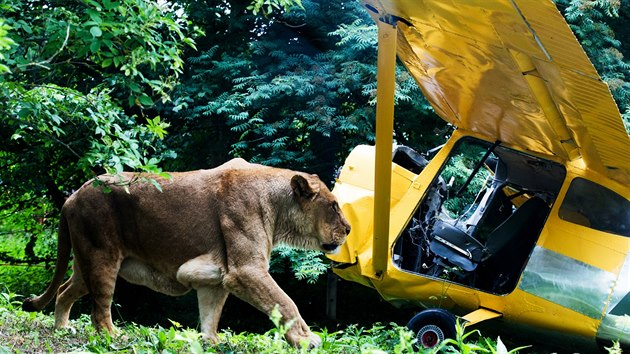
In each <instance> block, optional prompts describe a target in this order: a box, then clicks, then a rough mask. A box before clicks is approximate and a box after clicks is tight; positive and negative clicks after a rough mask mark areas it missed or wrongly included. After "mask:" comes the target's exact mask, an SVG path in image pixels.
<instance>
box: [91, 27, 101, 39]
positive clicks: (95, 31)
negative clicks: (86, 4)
mask: <svg viewBox="0 0 630 354" xmlns="http://www.w3.org/2000/svg"><path fill="white" fill-rule="evenodd" d="M90 33H91V34H92V36H94V37H100V36H102V35H103V31H101V29H100V27H98V26H93V27H92V28H90Z"/></svg>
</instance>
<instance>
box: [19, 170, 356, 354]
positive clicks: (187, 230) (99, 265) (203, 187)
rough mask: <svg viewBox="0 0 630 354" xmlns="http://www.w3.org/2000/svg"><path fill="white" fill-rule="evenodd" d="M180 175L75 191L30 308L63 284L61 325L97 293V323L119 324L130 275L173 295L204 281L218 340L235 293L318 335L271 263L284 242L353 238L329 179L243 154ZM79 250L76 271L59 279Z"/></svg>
mask: <svg viewBox="0 0 630 354" xmlns="http://www.w3.org/2000/svg"><path fill="white" fill-rule="evenodd" d="M123 176H124V178H125V180H127V181H128V180H129V179H131V178H133V177H134V176H133V175H132V174H124V175H123ZM171 176H172V179H169V180H159V183H160V186H161V188H162V192H160V191H159V190H158V189H157V188H155V187H154V186H153V185H151V184H149V183H135V184H131V185H129V186H128V191H126V190H125V189H124V188H122V187H112V191H111V192H110V193H104V192H103V191H102V190H101V189H100V188H95V187H94V186H93V185H92V182H87V183H86V184H85V185H83V186H82V187H81V188H80V189H79V190H78V191H76V192H75V193H74V194H73V195H72V196H70V197H69V198H68V200H67V201H66V203H65V204H64V206H63V208H62V212H61V222H60V227H59V236H58V240H59V245H58V259H57V264H56V269H55V274H54V277H53V280H52V282H51V284H50V285H49V287H48V289H47V290H46V292H45V293H44V294H42V295H40V296H38V297H34V298H31V299H27V300H26V301H25V302H24V308H25V309H31V310H39V309H42V308H43V307H44V306H46V304H47V303H49V302H50V300H51V299H52V298H53V297H54V295H55V293H56V294H57V299H56V303H55V327H56V328H62V327H66V326H67V325H68V316H69V313H70V308H71V307H72V304H73V303H74V302H75V301H76V300H77V299H78V298H80V297H82V296H84V295H86V294H88V293H89V294H91V295H92V299H93V309H92V323H93V324H94V326H95V327H96V328H97V329H104V330H106V331H108V332H110V333H112V332H114V325H113V323H112V319H111V301H112V296H113V293H114V285H115V282H116V277H117V276H121V277H122V278H124V279H125V280H127V281H129V282H131V283H135V284H141V285H145V286H147V287H149V288H151V289H153V290H155V291H159V292H162V293H165V294H169V295H182V294H185V293H186V292H188V291H189V290H190V289H196V290H197V297H198V302H199V314H200V322H201V331H202V333H203V335H204V337H206V338H208V339H210V340H212V341H216V340H217V334H216V330H217V324H218V320H219V318H220V315H221V311H222V308H223V305H224V303H225V300H226V298H227V296H228V294H230V293H231V294H234V295H236V296H238V297H239V298H241V299H243V300H245V301H247V302H248V303H250V304H251V305H253V306H254V307H256V308H257V309H259V310H260V311H262V312H264V313H266V314H271V312H272V310H273V309H274V307H275V306H276V305H277V306H278V309H279V311H280V313H281V315H282V319H283V322H284V323H285V324H290V325H291V327H290V329H289V331H288V332H287V333H286V339H287V340H288V341H289V342H290V343H291V344H293V345H299V344H300V342H303V341H305V340H306V341H308V342H309V344H310V345H311V346H316V345H318V344H319V343H320V339H319V337H318V336H316V335H314V334H313V333H311V331H310V330H309V328H308V326H307V325H306V323H305V322H304V320H303V319H302V317H301V316H300V313H299V312H298V309H297V307H296V306H295V304H294V303H293V301H292V300H291V299H290V298H289V297H288V296H287V295H286V294H285V293H284V292H283V291H282V289H281V288H280V287H279V286H278V284H276V282H275V281H274V280H273V278H272V277H271V276H270V275H269V273H268V267H269V257H270V254H271V251H272V248H273V247H274V245H277V244H279V243H284V244H287V245H289V246H294V247H299V248H304V249H315V250H322V251H324V252H334V251H336V249H337V248H338V247H339V245H341V244H342V243H343V242H344V240H345V238H346V236H347V234H348V233H349V231H350V225H349V224H348V222H347V220H346V219H345V217H344V216H343V214H342V212H341V210H340V209H339V206H338V205H337V202H336V199H335V197H334V196H333V195H332V194H331V192H330V191H329V190H328V188H327V187H326V186H325V185H324V184H323V183H322V182H321V181H320V180H319V178H318V177H317V176H315V175H309V174H306V173H301V172H295V171H290V170H285V169H278V168H272V167H265V166H262V165H256V164H250V163H248V162H246V161H245V160H242V159H235V160H232V161H229V162H227V163H225V164H224V165H221V166H219V167H217V168H215V169H210V170H200V171H192V172H183V173H171ZM99 178H100V179H101V180H104V181H107V182H111V183H115V182H120V181H119V180H118V179H114V177H111V176H100V177H99ZM71 250H72V251H73V252H74V263H73V267H72V270H73V273H72V276H71V277H70V279H69V280H67V281H66V282H65V283H63V285H61V287H60V286H59V285H60V284H61V282H62V280H63V277H64V274H65V272H66V269H67V267H68V263H69V260H70V253H71Z"/></svg>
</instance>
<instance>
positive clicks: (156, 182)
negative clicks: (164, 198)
mask: <svg viewBox="0 0 630 354" xmlns="http://www.w3.org/2000/svg"><path fill="white" fill-rule="evenodd" d="M149 182H150V183H151V184H152V185H153V186H154V187H155V188H156V189H157V190H159V191H160V193H161V192H162V186H160V183H158V181H156V180H155V179H153V178H149Z"/></svg>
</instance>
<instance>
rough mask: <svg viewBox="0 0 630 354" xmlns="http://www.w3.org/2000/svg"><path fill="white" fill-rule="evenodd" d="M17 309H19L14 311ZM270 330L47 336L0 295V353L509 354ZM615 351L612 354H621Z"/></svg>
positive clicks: (366, 335)
mask: <svg viewBox="0 0 630 354" xmlns="http://www.w3.org/2000/svg"><path fill="white" fill-rule="evenodd" d="M16 305H18V306H16ZM271 320H272V322H273V323H274V325H275V328H272V329H270V330H269V331H267V332H265V333H263V334H255V333H234V332H233V331H231V330H223V331H222V333H220V334H219V339H220V342H219V343H218V344H217V345H211V344H209V343H207V342H205V341H203V340H202V339H201V338H200V334H199V332H197V331H196V330H192V329H189V328H185V327H182V326H181V325H180V324H179V323H177V322H174V321H171V323H172V326H170V327H168V328H162V327H159V326H158V327H145V326H138V325H135V324H127V325H124V326H123V327H122V328H121V331H122V332H121V333H120V335H118V336H116V337H115V338H112V337H110V336H108V335H103V334H98V333H96V332H95V331H94V328H93V327H92V326H91V325H90V320H89V318H88V317H87V316H82V317H80V318H79V319H77V320H72V321H71V322H72V323H71V325H72V330H67V331H52V324H53V322H54V319H53V318H52V316H50V315H43V314H40V313H26V312H24V311H21V310H19V302H18V301H16V299H15V298H14V294H9V293H0V326H1V328H3V329H2V330H0V353H19V352H33V351H35V352H50V353H60V352H64V353H65V352H89V353H108V352H117V353H145V352H146V353H153V352H159V353H183V352H186V353H261V354H262V353H270V354H271V353H273V354H276V353H397V354H402V353H415V352H425V353H438V352H445V353H475V352H486V353H506V354H507V353H514V352H516V351H517V350H519V349H522V348H526V347H519V348H516V349H513V350H511V351H508V350H507V347H506V346H505V344H503V342H502V341H501V339H500V338H497V340H496V341H495V340H491V339H489V338H480V337H479V336H478V332H477V331H473V332H468V333H464V331H463V328H461V327H459V328H458V333H457V337H456V338H454V339H451V340H447V341H444V342H443V343H442V345H440V346H438V347H436V348H434V349H432V350H425V351H422V350H420V351H419V350H417V348H415V346H414V344H415V338H414V335H413V333H412V332H411V331H409V330H408V329H407V328H404V327H400V326H398V325H396V324H390V325H381V324H379V323H376V324H374V325H373V326H372V327H371V328H364V327H359V326H355V325H350V326H348V327H346V328H344V329H341V330H337V331H334V332H329V331H328V330H326V329H322V330H321V331H317V332H316V333H317V335H319V336H320V337H321V338H322V345H321V346H320V347H318V348H315V349H312V350H309V349H307V348H306V347H302V348H300V349H295V348H292V347H290V346H289V345H288V344H287V342H286V341H285V340H284V339H283V334H284V332H285V331H286V328H283V326H282V325H281V324H280V314H279V312H275V313H274V314H272V318H271ZM620 352H621V351H619V350H617V351H616V352H613V353H620Z"/></svg>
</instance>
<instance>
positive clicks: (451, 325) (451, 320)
mask: <svg viewBox="0 0 630 354" xmlns="http://www.w3.org/2000/svg"><path fill="white" fill-rule="evenodd" d="M407 327H408V328H409V329H410V330H412V331H413V332H414V333H415V334H416V338H417V339H418V342H417V344H416V345H417V346H418V347H419V348H433V347H435V346H437V345H438V344H440V342H441V341H443V340H444V339H446V338H455V333H456V332H455V316H454V315H453V314H452V313H450V312H448V311H446V310H443V309H427V310H424V311H422V312H420V313H418V314H416V315H415V316H413V318H412V319H411V320H410V321H409V323H407Z"/></svg>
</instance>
